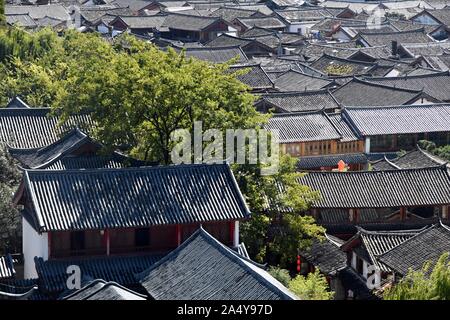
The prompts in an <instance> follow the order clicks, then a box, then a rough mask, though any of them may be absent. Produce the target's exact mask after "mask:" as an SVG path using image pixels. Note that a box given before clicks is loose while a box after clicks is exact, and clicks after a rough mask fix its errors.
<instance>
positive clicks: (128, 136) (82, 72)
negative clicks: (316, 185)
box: [0, 28, 323, 265]
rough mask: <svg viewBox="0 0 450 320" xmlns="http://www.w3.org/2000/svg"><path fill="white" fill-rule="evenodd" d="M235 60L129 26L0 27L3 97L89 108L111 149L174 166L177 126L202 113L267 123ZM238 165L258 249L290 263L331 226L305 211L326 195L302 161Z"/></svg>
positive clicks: (214, 123)
mask: <svg viewBox="0 0 450 320" xmlns="http://www.w3.org/2000/svg"><path fill="white" fill-rule="evenodd" d="M231 63H232V61H231V62H229V63H224V64H214V65H212V64H209V63H207V62H204V61H199V60H196V59H192V58H187V57H186V55H185V53H184V52H176V51H174V50H172V49H168V50H167V51H166V52H164V51H161V50H159V49H157V48H156V47H155V46H153V45H152V44H149V43H146V42H143V41H140V40H137V39H136V38H134V37H132V36H129V35H126V34H125V35H122V36H120V37H118V38H116V39H115V41H114V42H113V43H112V45H111V43H109V42H107V41H105V40H104V39H103V38H101V37H100V36H98V35H96V34H82V33H79V32H76V31H73V30H72V31H67V32H65V34H64V35H62V36H61V37H57V36H56V35H55V33H54V32H53V31H51V30H49V29H44V30H42V31H39V32H37V33H27V32H25V31H24V30H21V29H17V28H9V29H7V30H3V31H0V69H1V70H0V71H1V72H0V103H1V104H2V105H4V104H6V102H7V101H8V100H9V99H11V98H13V97H15V96H20V97H22V98H24V100H25V101H27V103H28V104H30V105H31V106H33V107H38V106H44V107H52V109H53V111H54V113H58V114H59V115H60V116H61V117H60V119H61V121H62V122H63V121H65V120H67V119H68V117H69V116H70V115H71V114H74V113H75V114H76V113H80V112H87V113H89V114H90V115H91V117H92V119H93V120H94V122H95V126H94V127H93V128H91V134H92V135H93V136H94V138H96V139H97V140H99V141H101V142H102V143H104V144H105V145H106V146H107V147H109V148H110V149H115V148H117V147H120V148H121V149H122V150H126V151H127V152H128V153H129V154H131V155H133V156H135V157H137V158H140V159H143V160H147V161H157V162H160V163H165V164H167V163H170V152H171V150H172V147H173V145H174V142H173V141H172V140H171V135H172V133H173V132H174V131H175V130H176V129H179V128H183V129H191V130H192V128H193V125H194V122H195V121H199V120H200V121H202V126H203V128H202V129H203V130H206V129H209V128H217V129H220V130H222V131H224V130H225V129H236V128H239V129H246V128H256V129H259V128H261V126H262V125H263V124H264V123H265V121H267V119H268V116H267V115H262V114H260V113H258V112H256V110H255V108H254V107H253V103H254V100H255V97H254V96H253V95H252V94H250V93H249V88H248V87H247V86H246V85H244V84H243V83H242V82H240V81H239V80H238V79H237V76H238V75H239V74H238V73H235V72H230V68H229V67H230V64H231ZM233 170H234V172H235V174H236V177H237V180H238V182H239V185H240V187H241V189H242V191H243V193H244V194H245V196H246V198H247V201H248V203H249V206H250V209H251V211H252V213H253V214H254V215H253V219H252V220H251V221H249V222H248V223H245V224H244V225H243V228H242V231H243V235H244V236H243V238H244V241H245V242H248V244H249V246H250V248H251V252H253V253H254V254H253V257H256V258H258V259H259V260H261V261H263V260H267V261H269V262H273V264H278V263H280V262H281V263H282V265H287V264H288V263H289V261H291V260H292V259H294V258H295V256H296V253H297V250H298V248H299V247H301V246H304V245H307V244H308V241H310V239H311V238H312V237H316V236H320V235H321V234H322V233H323V229H322V228H320V227H318V226H317V225H315V224H314V219H313V218H312V217H309V216H303V215H301V213H302V212H303V211H304V210H306V209H307V208H308V207H309V205H310V204H311V203H312V202H313V201H314V200H316V199H317V197H318V194H317V193H315V192H312V191H311V190H310V189H309V188H308V187H305V186H302V185H300V184H299V183H298V182H297V179H298V177H299V174H297V173H296V169H295V159H290V158H288V157H284V158H283V160H282V161H281V164H280V171H279V173H278V174H276V175H274V176H262V175H261V172H260V170H261V165H260V164H259V165H235V166H233ZM279 186H283V190H282V192H280V188H279ZM268 204H270V205H269V206H268ZM287 208H289V210H288V209H287Z"/></svg>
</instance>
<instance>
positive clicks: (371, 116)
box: [343, 104, 450, 136]
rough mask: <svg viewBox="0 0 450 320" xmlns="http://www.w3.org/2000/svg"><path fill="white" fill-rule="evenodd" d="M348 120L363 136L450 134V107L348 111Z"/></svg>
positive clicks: (412, 106) (379, 108)
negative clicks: (426, 133) (425, 133)
mask: <svg viewBox="0 0 450 320" xmlns="http://www.w3.org/2000/svg"><path fill="white" fill-rule="evenodd" d="M343 113H344V117H345V119H346V120H347V121H348V122H349V123H350V124H351V126H352V128H354V129H355V130H356V132H357V133H358V134H359V135H360V136H376V135H390V134H413V133H424V132H449V131H450V105H448V104H433V105H404V106H387V107H351V108H345V109H344V111H343Z"/></svg>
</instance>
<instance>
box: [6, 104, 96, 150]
mask: <svg viewBox="0 0 450 320" xmlns="http://www.w3.org/2000/svg"><path fill="white" fill-rule="evenodd" d="M92 125H93V124H92V120H91V118H90V117H89V116H88V115H76V116H72V117H71V118H69V120H68V122H67V123H66V124H65V125H63V126H62V127H60V126H58V118H57V117H53V116H50V109H48V108H29V109H27V108H17V109H14V108H4V109H0V142H2V143H8V144H9V145H10V146H11V147H15V148H38V147H43V146H46V145H49V144H51V143H53V142H55V141H57V140H58V139H59V138H60V136H61V135H62V134H63V133H64V132H67V131H69V130H70V129H72V128H73V127H75V126H79V127H81V128H83V127H84V126H92Z"/></svg>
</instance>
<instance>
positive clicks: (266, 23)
mask: <svg viewBox="0 0 450 320" xmlns="http://www.w3.org/2000/svg"><path fill="white" fill-rule="evenodd" d="M236 21H239V22H240V23H242V24H243V25H244V26H245V27H247V28H252V27H260V28H267V29H281V28H286V24H285V23H284V22H283V21H281V20H280V19H279V18H277V17H251V18H237V19H236Z"/></svg>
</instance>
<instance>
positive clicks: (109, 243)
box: [103, 229, 111, 256]
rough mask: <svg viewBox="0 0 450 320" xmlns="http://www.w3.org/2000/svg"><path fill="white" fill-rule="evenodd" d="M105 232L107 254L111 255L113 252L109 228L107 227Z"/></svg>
mask: <svg viewBox="0 0 450 320" xmlns="http://www.w3.org/2000/svg"><path fill="white" fill-rule="evenodd" d="M103 232H104V233H103V239H104V242H105V247H106V255H107V256H109V255H110V253H111V242H110V239H109V230H108V229H105V230H104V231H103Z"/></svg>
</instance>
